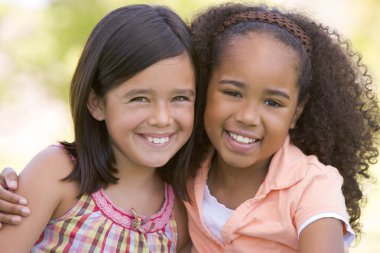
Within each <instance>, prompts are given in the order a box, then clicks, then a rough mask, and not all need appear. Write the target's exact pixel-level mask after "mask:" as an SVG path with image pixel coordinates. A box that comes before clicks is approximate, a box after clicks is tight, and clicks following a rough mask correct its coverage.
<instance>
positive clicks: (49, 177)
mask: <svg viewBox="0 0 380 253" xmlns="http://www.w3.org/2000/svg"><path fill="white" fill-rule="evenodd" d="M73 167H74V162H73V159H72V158H71V157H70V155H69V154H68V153H67V151H66V150H65V149H64V148H62V147H60V146H56V145H52V146H49V147H47V148H45V149H43V150H42V151H40V152H39V153H38V154H37V155H36V156H35V157H34V158H33V159H32V160H31V161H30V162H29V163H28V164H27V166H26V167H25V168H24V169H23V170H22V172H21V174H20V188H19V190H18V191H19V194H21V195H24V196H25V197H26V198H27V199H28V202H29V203H32V202H34V203H39V204H42V203H41V202H42V201H46V202H49V206H50V207H51V208H52V207H53V206H54V209H53V213H52V214H51V215H52V216H54V217H55V216H56V212H57V210H58V215H59V214H61V211H60V210H59V207H60V206H61V205H62V204H65V203H66V202H68V205H69V206H70V205H71V204H72V203H73V202H74V201H75V199H76V198H75V197H76V195H77V194H78V186H77V185H76V183H74V182H67V181H62V179H63V178H65V177H66V176H68V175H69V174H70V172H71V171H72V170H73ZM41 196H43V198H41ZM64 206H66V205H64ZM65 209H67V208H65ZM62 212H64V210H62Z"/></svg>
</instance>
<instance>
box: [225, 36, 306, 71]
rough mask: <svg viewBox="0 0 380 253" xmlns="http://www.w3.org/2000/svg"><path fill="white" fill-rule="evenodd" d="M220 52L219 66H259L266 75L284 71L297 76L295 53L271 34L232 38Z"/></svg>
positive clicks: (297, 62) (296, 57) (297, 58)
mask: <svg viewBox="0 0 380 253" xmlns="http://www.w3.org/2000/svg"><path fill="white" fill-rule="evenodd" d="M221 50H222V51H223V52H222V53H221V58H220V61H219V64H218V65H219V66H220V65H223V64H228V65H231V64H235V65H236V64H237V65H239V66H240V67H241V68H244V67H252V68H253V67H257V66H260V67H262V68H266V70H267V72H268V74H270V73H272V72H277V71H285V72H287V73H288V74H291V75H295V76H297V72H298V64H299V57H298V54H297V52H295V51H294V50H293V49H292V48H291V47H289V46H287V45H286V44H284V43H283V42H281V41H280V40H279V39H277V38H275V37H274V35H272V34H269V33H256V32H250V33H247V34H245V35H238V36H233V37H231V38H230V39H229V41H228V42H227V43H226V44H225V46H224V48H221ZM273 74H274V73H273Z"/></svg>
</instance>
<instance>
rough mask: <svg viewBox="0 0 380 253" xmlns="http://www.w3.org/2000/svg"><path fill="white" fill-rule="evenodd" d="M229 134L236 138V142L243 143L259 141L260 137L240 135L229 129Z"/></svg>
mask: <svg viewBox="0 0 380 253" xmlns="http://www.w3.org/2000/svg"><path fill="white" fill-rule="evenodd" d="M227 134H228V136H230V137H231V138H232V139H234V140H235V141H236V142H238V143H241V144H252V143H254V142H257V141H259V139H253V138H249V137H246V136H242V135H238V134H235V133H232V132H229V131H227Z"/></svg>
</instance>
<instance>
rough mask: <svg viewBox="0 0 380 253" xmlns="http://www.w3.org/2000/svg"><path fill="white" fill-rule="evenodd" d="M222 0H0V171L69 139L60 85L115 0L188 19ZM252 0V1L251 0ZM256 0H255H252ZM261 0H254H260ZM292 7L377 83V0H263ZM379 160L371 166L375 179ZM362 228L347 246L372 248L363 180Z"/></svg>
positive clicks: (376, 216)
mask: <svg viewBox="0 0 380 253" xmlns="http://www.w3.org/2000/svg"><path fill="white" fill-rule="evenodd" d="M222 2H225V1H217V0H214V1H211V0H177V1H174V0H173V1H170V0H167V1H121V0H108V1H107V0H61V1H60V0H0V169H1V168H2V167H4V166H12V167H14V168H16V169H17V170H18V171H20V170H21V169H22V168H23V167H24V166H25V164H26V163H27V162H28V161H29V160H30V159H31V158H32V157H33V155H34V154H35V153H36V152H38V151H39V150H40V149H42V148H44V147H46V146H47V145H49V144H51V143H53V142H55V141H57V140H63V139H66V140H72V127H71V118H70V114H69V108H68V104H67V101H68V87H69V83H70V79H71V76H72V74H73V71H74V68H75V66H76V63H77V61H78V58H79V55H80V53H81V50H82V48H83V45H84V43H85V41H86V39H87V37H88V35H89V33H90V32H91V30H92V28H93V27H94V25H95V24H96V23H97V22H98V21H99V19H100V18H102V17H103V16H104V15H105V14H106V13H108V12H109V11H111V10H112V9H115V8H117V7H119V6H122V5H126V4H133V3H151V4H162V5H167V6H170V7H171V8H172V9H173V10H175V11H176V12H177V13H179V14H180V15H181V16H182V17H183V18H184V19H185V20H187V21H189V20H190V19H191V18H192V16H193V15H194V14H195V13H196V12H197V11H198V10H200V9H202V8H205V7H207V6H208V5H210V4H213V3H222ZM251 2H255V1H251ZM256 2H257V1H256ZM262 2H264V1H260V3H262ZM265 3H267V4H269V5H279V6H282V7H285V8H296V9H298V10H300V11H302V12H306V13H308V14H310V15H311V16H313V17H314V18H315V19H317V20H319V21H321V22H323V23H325V24H327V25H329V26H330V27H332V28H334V29H337V30H338V31H340V32H341V33H342V34H343V36H344V37H345V38H349V39H350V41H351V43H352V46H353V48H354V49H355V50H357V51H359V52H361V55H362V57H363V62H364V63H365V64H367V65H368V67H369V72H370V73H371V74H372V75H373V76H374V78H375V79H374V80H375V81H376V82H377V83H378V82H379V80H380V79H379V77H380V68H379V67H378V66H379V65H380V17H379V13H380V1H379V0H314V1H302V0H268V1H265ZM379 168H380V165H376V166H374V167H373V168H372V171H373V175H374V176H375V177H377V178H380V172H379ZM364 190H365V192H366V195H367V199H368V203H367V205H366V207H365V209H364V211H363V217H362V223H363V234H362V238H361V241H360V243H359V244H358V245H356V246H354V247H353V248H351V249H350V252H354V253H355V252H365V253H375V252H376V253H378V252H380V203H379V200H380V190H379V183H378V182H377V181H375V180H374V182H373V183H372V184H368V185H366V186H365V189H364Z"/></svg>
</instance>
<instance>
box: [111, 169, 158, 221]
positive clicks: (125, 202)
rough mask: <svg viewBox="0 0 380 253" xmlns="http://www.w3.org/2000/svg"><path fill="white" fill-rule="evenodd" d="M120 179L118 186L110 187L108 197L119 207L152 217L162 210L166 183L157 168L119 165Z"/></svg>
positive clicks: (118, 176)
mask: <svg viewBox="0 0 380 253" xmlns="http://www.w3.org/2000/svg"><path fill="white" fill-rule="evenodd" d="M116 168H117V170H118V173H117V174H116V175H115V176H116V177H117V178H119V181H118V182H117V183H116V184H110V185H108V187H107V189H106V190H105V192H106V194H107V196H108V197H109V198H110V199H111V200H112V201H113V203H115V204H116V205H117V206H118V207H120V208H122V209H125V210H130V209H131V208H134V209H135V210H136V211H137V212H138V213H139V214H143V215H148V216H149V215H152V214H153V213H155V212H157V211H159V210H160V208H161V207H162V204H163V201H164V181H163V180H162V178H161V177H160V175H159V173H158V171H157V169H156V168H151V167H141V166H136V165H134V164H130V163H128V164H126V163H124V164H123V163H120V162H118V163H117V166H116Z"/></svg>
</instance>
